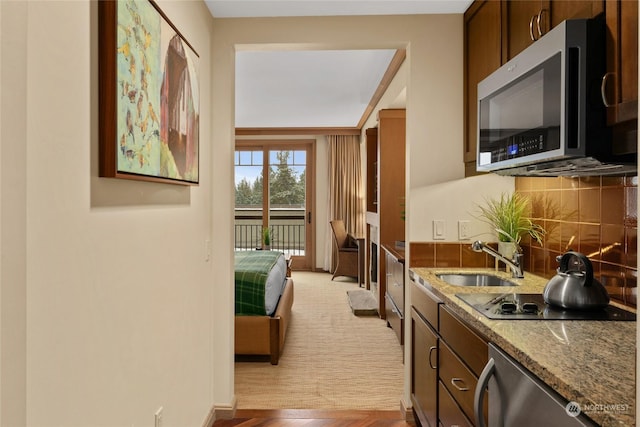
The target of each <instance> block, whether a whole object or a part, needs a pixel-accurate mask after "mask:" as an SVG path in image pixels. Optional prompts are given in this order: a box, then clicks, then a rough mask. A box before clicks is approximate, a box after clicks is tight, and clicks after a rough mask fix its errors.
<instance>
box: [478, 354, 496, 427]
mask: <svg viewBox="0 0 640 427" xmlns="http://www.w3.org/2000/svg"><path fill="white" fill-rule="evenodd" d="M495 371H496V362H494V360H493V357H492V358H491V359H489V361H488V362H487V364H486V365H485V366H484V369H483V370H482V373H481V374H480V378H478V384H477V385H476V391H475V393H474V396H473V412H474V413H475V414H476V425H477V426H478V427H486V425H485V424H484V413H483V408H482V402H483V401H484V394H485V391H486V389H487V385H488V384H489V380H490V379H491V376H492V375H493V374H494V373H495Z"/></svg>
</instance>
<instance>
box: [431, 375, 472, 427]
mask: <svg viewBox="0 0 640 427" xmlns="http://www.w3.org/2000/svg"><path fill="white" fill-rule="evenodd" d="M438 387H439V392H440V393H439V396H438V397H439V400H438V407H439V416H440V417H439V418H440V424H439V425H440V426H444V427H454V426H459V427H463V426H468V427H473V423H472V422H471V421H470V420H469V418H467V416H466V415H465V414H464V412H462V409H460V407H459V406H458V404H457V403H456V400H455V399H454V398H453V396H451V394H449V391H448V390H447V388H446V387H445V386H444V385H443V384H442V383H439V385H438Z"/></svg>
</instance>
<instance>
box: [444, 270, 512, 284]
mask: <svg viewBox="0 0 640 427" xmlns="http://www.w3.org/2000/svg"><path fill="white" fill-rule="evenodd" d="M437 277H438V278H439V279H440V280H444V281H445V282H447V283H448V284H450V285H454V286H518V284H517V283H515V282H512V281H510V280H507V279H503V278H502V277H498V276H493V275H491V274H480V273H479V274H474V273H471V274H438V275H437Z"/></svg>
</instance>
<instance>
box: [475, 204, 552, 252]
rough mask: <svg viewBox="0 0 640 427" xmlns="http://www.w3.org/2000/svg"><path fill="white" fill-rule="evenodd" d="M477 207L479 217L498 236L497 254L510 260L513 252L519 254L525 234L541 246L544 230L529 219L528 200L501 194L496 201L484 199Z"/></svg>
mask: <svg viewBox="0 0 640 427" xmlns="http://www.w3.org/2000/svg"><path fill="white" fill-rule="evenodd" d="M485 202H486V205H485V206H482V205H479V206H478V208H479V209H480V216H481V217H482V218H483V221H485V222H486V223H488V224H490V225H491V226H492V227H493V229H494V230H495V231H496V233H497V234H498V252H500V253H501V254H502V256H504V257H507V258H509V259H511V258H512V257H513V253H514V251H517V252H521V248H520V241H521V240H522V237H523V236H524V235H526V234H528V235H529V236H531V238H532V239H533V240H535V241H536V242H538V243H539V244H542V237H543V236H544V234H545V230H544V228H542V227H541V226H540V225H538V224H534V223H533V221H531V219H530V211H529V199H528V198H527V197H526V196H523V195H522V194H519V193H511V194H507V193H502V195H501V196H500V198H498V199H485Z"/></svg>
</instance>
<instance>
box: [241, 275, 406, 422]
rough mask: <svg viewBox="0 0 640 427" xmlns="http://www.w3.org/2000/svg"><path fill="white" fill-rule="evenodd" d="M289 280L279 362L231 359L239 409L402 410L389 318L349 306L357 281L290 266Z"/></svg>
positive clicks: (399, 350) (396, 352)
mask: <svg viewBox="0 0 640 427" xmlns="http://www.w3.org/2000/svg"><path fill="white" fill-rule="evenodd" d="M293 280H294V285H295V298H294V304H293V314H292V319H291V324H290V326H289V330H288V332H287V340H286V343H285V347H284V351H283V354H282V356H281V358H280V363H279V364H278V365H276V366H273V365H271V364H270V363H269V362H264V363H263V362H237V363H236V364H235V391H236V398H237V402H238V408H239V409H370V410H398V409H400V399H401V397H402V389H403V371H404V367H403V364H402V348H401V347H400V344H399V343H398V340H397V339H396V336H395V334H394V332H393V331H392V330H391V329H390V328H388V327H387V326H386V321H384V320H381V319H380V318H379V317H377V316H365V317H359V316H355V315H354V314H353V313H352V311H351V308H350V306H349V300H348V298H347V291H348V290H353V289H358V285H357V283H355V282H354V281H347V280H349V279H342V278H337V279H336V280H335V281H333V282H332V281H331V275H330V274H326V273H310V272H294V273H293ZM341 280H344V281H341Z"/></svg>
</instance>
